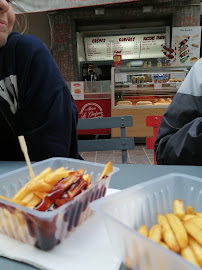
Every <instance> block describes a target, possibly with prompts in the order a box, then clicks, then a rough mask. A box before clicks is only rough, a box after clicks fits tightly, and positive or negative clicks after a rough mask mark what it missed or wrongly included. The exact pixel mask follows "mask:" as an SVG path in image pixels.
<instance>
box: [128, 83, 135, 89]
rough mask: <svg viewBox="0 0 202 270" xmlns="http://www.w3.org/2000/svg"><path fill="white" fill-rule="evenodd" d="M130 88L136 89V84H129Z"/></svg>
mask: <svg viewBox="0 0 202 270" xmlns="http://www.w3.org/2000/svg"><path fill="white" fill-rule="evenodd" d="M129 89H130V90H136V89H137V84H131V85H129Z"/></svg>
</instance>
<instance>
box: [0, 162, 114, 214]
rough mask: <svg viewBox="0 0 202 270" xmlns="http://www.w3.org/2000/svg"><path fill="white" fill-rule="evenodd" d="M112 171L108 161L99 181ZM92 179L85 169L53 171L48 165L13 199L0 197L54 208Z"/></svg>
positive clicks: (50, 208)
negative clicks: (85, 172)
mask: <svg viewBox="0 0 202 270" xmlns="http://www.w3.org/2000/svg"><path fill="white" fill-rule="evenodd" d="M112 171H113V166H112V163H111V162H108V163H107V165H106V166H105V168H104V170H103V172H102V174H101V176H100V178H99V179H98V180H97V181H100V180H101V179H102V178H103V177H104V176H106V175H108V174H109V173H110V172H112ZM91 181H92V179H91V175H90V174H84V169H80V170H78V171H73V170H66V169H65V168H64V167H60V168H58V169H56V170H54V171H52V169H51V168H50V167H48V168H46V169H45V170H43V171H42V172H41V173H39V174H38V175H37V176H35V177H34V178H33V179H31V180H30V181H29V182H27V183H26V184H25V185H24V186H23V187H22V188H21V189H20V190H19V191H18V192H17V193H16V194H15V195H14V196H13V197H12V198H11V199H8V198H6V197H4V196H0V199H4V200H7V201H10V202H13V203H17V204H20V205H23V206H26V207H28V208H31V209H35V210H38V211H46V210H54V209H56V208H57V207H59V206H61V205H63V204H64V203H66V202H68V201H71V200H73V199H74V197H75V196H77V195H78V194H79V193H81V192H83V191H84V190H85V189H87V188H89V187H90V186H91Z"/></svg>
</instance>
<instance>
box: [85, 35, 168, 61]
mask: <svg viewBox="0 0 202 270" xmlns="http://www.w3.org/2000/svg"><path fill="white" fill-rule="evenodd" d="M84 43H85V52H86V59H87V61H101V60H113V56H114V51H118V52H121V54H122V59H123V60H126V59H139V58H148V57H149V58H156V57H164V54H163V53H162V47H161V45H162V44H163V45H164V44H165V34H155V35H128V36H107V37H86V38H84Z"/></svg>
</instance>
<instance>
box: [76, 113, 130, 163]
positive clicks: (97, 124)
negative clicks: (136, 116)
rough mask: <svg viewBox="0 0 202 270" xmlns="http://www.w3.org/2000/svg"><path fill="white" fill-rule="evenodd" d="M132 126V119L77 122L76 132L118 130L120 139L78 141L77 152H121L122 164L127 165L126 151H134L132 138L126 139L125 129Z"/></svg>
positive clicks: (121, 117)
mask: <svg viewBox="0 0 202 270" xmlns="http://www.w3.org/2000/svg"><path fill="white" fill-rule="evenodd" d="M132 126H133V117H132V116H131V115H127V116H114V117H103V118H85V119H79V120H78V127H77V129H78V130H90V129H106V128H120V130H121V137H120V138H111V139H92V140H79V141H78V145H79V152H89V151H108V150H122V162H123V163H127V150H128V149H134V145H135V143H134V138H126V127H132Z"/></svg>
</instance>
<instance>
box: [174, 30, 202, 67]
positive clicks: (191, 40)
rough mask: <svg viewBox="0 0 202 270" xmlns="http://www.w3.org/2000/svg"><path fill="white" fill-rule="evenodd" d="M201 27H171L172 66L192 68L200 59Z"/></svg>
mask: <svg viewBox="0 0 202 270" xmlns="http://www.w3.org/2000/svg"><path fill="white" fill-rule="evenodd" d="M200 43H201V26H195V27H173V28H172V49H173V50H174V55H175V57H174V58H173V59H172V65H173V66H193V64H194V63H196V61H197V60H198V59H199V58H200Z"/></svg>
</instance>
